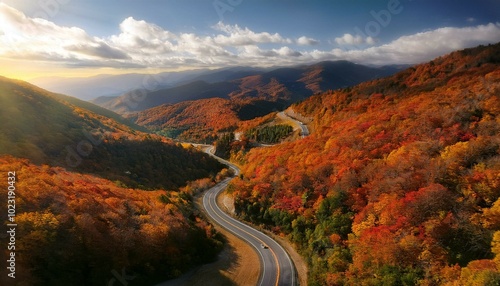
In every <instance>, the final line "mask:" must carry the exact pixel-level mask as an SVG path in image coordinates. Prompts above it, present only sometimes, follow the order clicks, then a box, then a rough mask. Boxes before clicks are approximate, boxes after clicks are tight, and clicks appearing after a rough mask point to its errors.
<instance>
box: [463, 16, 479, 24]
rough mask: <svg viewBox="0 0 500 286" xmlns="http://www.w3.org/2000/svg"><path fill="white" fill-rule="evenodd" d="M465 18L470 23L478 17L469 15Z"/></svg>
mask: <svg viewBox="0 0 500 286" xmlns="http://www.w3.org/2000/svg"><path fill="white" fill-rule="evenodd" d="M465 20H466V21H467V22H469V23H474V22H476V18H474V17H469V18H467V19H465Z"/></svg>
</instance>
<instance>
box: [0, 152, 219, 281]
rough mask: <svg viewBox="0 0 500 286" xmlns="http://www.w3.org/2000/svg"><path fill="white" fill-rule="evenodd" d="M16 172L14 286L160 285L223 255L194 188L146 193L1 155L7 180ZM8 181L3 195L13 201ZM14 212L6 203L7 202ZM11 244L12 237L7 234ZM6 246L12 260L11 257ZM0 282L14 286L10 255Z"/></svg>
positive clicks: (0, 163) (0, 172) (3, 177)
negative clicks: (196, 208) (196, 203)
mask: <svg viewBox="0 0 500 286" xmlns="http://www.w3.org/2000/svg"><path fill="white" fill-rule="evenodd" d="M8 172H15V179H16V181H15V184H14V185H15V190H16V191H15V193H16V216H15V223H16V224H17V225H18V227H17V228H16V241H15V247H16V248H15V253H16V256H15V258H16V274H17V275H16V279H15V285H113V283H114V284H115V285H118V284H119V283H121V282H119V281H118V280H117V277H118V278H121V279H126V280H123V281H122V282H126V283H127V284H129V285H154V284H155V283H158V282H161V281H164V280H166V279H168V278H173V277H177V276H179V275H180V274H181V273H182V272H185V271H187V270H189V269H190V268H191V267H193V266H195V265H199V264H201V263H207V262H210V261H212V260H213V259H215V258H216V254H217V253H218V252H219V250H220V249H221V248H222V241H221V238H220V237H218V235H217V234H216V232H215V231H214V229H213V227H212V226H211V225H209V224H208V223H206V222H205V221H204V220H202V219H201V218H200V216H199V214H198V213H197V212H196V211H194V207H193V206H192V201H191V195H192V194H191V193H190V192H189V191H188V190H187V189H186V190H182V191H168V192H166V191H164V190H156V191H148V192H146V191H142V190H137V189H127V188H123V187H118V186H116V184H114V183H113V182H111V181H108V180H104V179H100V178H97V177H95V176H90V175H82V174H79V173H73V172H68V171H66V170H65V169H62V168H54V167H49V166H47V165H42V166H36V165H33V164H31V163H30V162H29V161H28V160H25V159H17V158H13V157H10V156H3V157H0V180H1V181H2V182H7V176H8ZM7 192H8V191H7V185H6V184H4V183H2V188H1V189H0V195H1V196H2V197H4V198H7V195H8V194H7ZM0 211H1V212H2V213H4V214H7V204H6V203H5V204H1V205H0ZM0 241H1V242H2V244H4V245H8V237H5V236H4V237H2V238H1V239H0ZM6 250H7V247H5V250H3V253H5V255H6V256H5V257H9V253H10V251H9V252H6ZM0 265H1V266H2V267H1V270H0V274H1V278H0V284H2V285H13V284H11V283H12V278H9V277H8V276H7V273H8V271H7V268H6V259H5V260H2V263H1V264H0Z"/></svg>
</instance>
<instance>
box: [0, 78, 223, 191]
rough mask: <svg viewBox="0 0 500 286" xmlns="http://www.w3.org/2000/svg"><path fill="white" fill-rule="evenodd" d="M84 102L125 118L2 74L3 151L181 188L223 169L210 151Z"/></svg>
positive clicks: (134, 182) (124, 179) (118, 177)
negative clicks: (134, 124)
mask: <svg viewBox="0 0 500 286" xmlns="http://www.w3.org/2000/svg"><path fill="white" fill-rule="evenodd" d="M68 101H69V102H68ZM70 102H72V103H73V104H72V103H70ZM74 104H79V105H80V107H79V106H77V105H74ZM83 107H87V108H92V109H93V110H94V111H96V112H101V113H102V114H105V115H108V114H109V116H113V117H115V118H117V119H118V120H120V121H122V122H125V120H124V119H120V118H119V116H118V115H116V114H113V113H111V112H108V111H106V110H102V108H99V107H97V106H93V105H92V104H90V103H85V102H82V101H79V100H76V99H71V98H68V97H64V96H61V95H56V94H52V93H50V92H47V91H45V90H43V89H40V88H37V87H35V86H33V85H30V84H28V83H25V82H21V81H14V80H10V79H7V78H0V120H2V122H8V124H2V125H1V126H0V154H9V155H13V156H16V157H19V158H26V159H29V160H31V161H32V162H34V163H37V164H41V163H45V164H50V165H56V166H62V167H64V168H68V169H71V170H74V171H78V172H87V173H93V174H97V175H99V176H103V177H106V178H109V179H112V180H119V181H122V182H124V183H125V184H127V185H131V186H142V187H144V188H160V187H162V188H177V187H180V186H183V185H185V184H186V183H187V182H188V181H191V180H196V179H199V178H203V177H208V176H209V175H210V174H214V173H217V171H218V170H220V169H221V165H220V164H219V163H218V162H216V161H215V160H212V159H211V158H209V157H208V156H207V155H206V154H203V153H200V152H195V151H193V150H186V149H184V148H182V147H178V146H176V145H175V144H174V143H173V142H170V141H166V140H165V139H161V138H159V137H156V136H151V135H149V134H147V133H143V132H141V131H138V130H135V129H133V128H131V127H130V126H132V125H131V124H129V126H126V125H123V124H121V123H118V122H117V121H116V120H114V119H111V118H109V117H106V116H104V115H102V114H98V113H95V112H92V111H89V110H88V109H84V108H83ZM188 170H189V171H188ZM164 174H169V176H165V175H164Z"/></svg>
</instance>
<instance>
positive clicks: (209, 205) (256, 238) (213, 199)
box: [203, 148, 297, 286]
mask: <svg viewBox="0 0 500 286" xmlns="http://www.w3.org/2000/svg"><path fill="white" fill-rule="evenodd" d="M211 151H213V149H212V148H207V149H206V152H207V153H209V154H212V153H211ZM216 158H217V159H218V160H220V161H221V162H223V163H224V164H226V165H228V166H229V167H230V168H231V169H233V171H234V172H235V175H236V176H237V175H238V174H239V172H240V170H239V169H238V167H236V166H235V165H234V164H231V163H229V162H227V161H226V160H223V159H221V158H218V157H216ZM231 179H232V178H227V179H225V180H224V181H222V182H220V183H219V184H217V185H216V186H214V187H213V188H211V189H209V190H208V191H206V192H205V194H204V196H203V208H204V209H205V211H206V213H207V215H208V216H209V217H210V219H212V220H213V221H214V222H215V223H217V224H219V225H220V226H221V227H223V228H225V229H226V230H228V231H229V232H231V233H233V234H234V235H236V236H237V237H239V238H241V239H242V240H244V241H245V242H247V243H248V244H250V245H251V246H252V247H253V248H254V249H255V251H256V252H257V253H258V255H259V257H260V260H261V265H262V268H261V274H260V278H259V282H258V284H257V285H259V286H277V285H279V286H290V285H291V286H295V285H297V279H296V277H295V268H294V266H293V263H292V260H291V259H290V257H289V256H288V253H287V252H286V251H285V250H284V249H283V247H282V246H281V245H279V244H278V243H277V242H276V241H275V240H274V239H272V238H270V237H269V236H267V235H266V234H264V233H262V232H260V231H258V230H256V229H254V228H252V227H250V226H248V225H246V224H244V223H242V222H240V221H238V220H236V219H234V218H232V217H231V216H229V215H228V214H226V213H225V212H224V211H222V210H221V209H220V208H219V206H218V204H217V196H218V195H219V194H220V193H221V192H222V191H223V190H225V189H226V187H227V185H228V184H229V181H231Z"/></svg>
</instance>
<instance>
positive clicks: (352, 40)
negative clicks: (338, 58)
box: [335, 34, 376, 45]
mask: <svg viewBox="0 0 500 286" xmlns="http://www.w3.org/2000/svg"><path fill="white" fill-rule="evenodd" d="M335 42H336V43H337V44H339V45H363V44H368V45H375V43H376V40H375V39H374V38H372V37H367V38H363V37H362V36H360V35H356V36H353V35H351V34H344V35H343V36H342V37H338V38H335Z"/></svg>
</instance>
